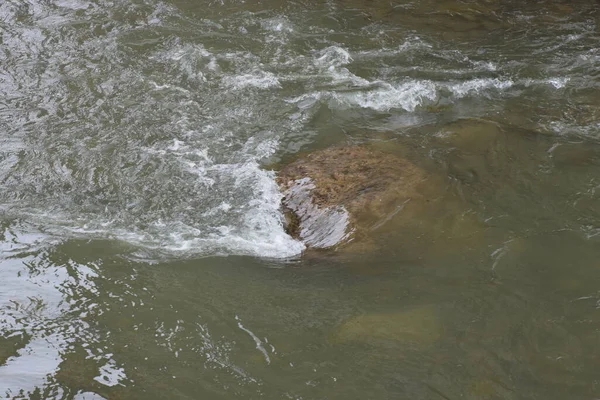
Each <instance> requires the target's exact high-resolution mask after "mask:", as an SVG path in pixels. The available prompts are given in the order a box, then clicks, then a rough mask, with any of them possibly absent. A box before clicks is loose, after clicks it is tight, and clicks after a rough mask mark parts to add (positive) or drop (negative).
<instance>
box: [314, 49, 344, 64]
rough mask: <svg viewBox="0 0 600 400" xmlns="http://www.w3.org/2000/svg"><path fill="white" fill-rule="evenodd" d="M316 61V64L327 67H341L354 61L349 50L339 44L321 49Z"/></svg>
mask: <svg viewBox="0 0 600 400" xmlns="http://www.w3.org/2000/svg"><path fill="white" fill-rule="evenodd" d="M314 62H315V65H318V66H324V67H326V68H329V67H339V66H341V65H347V64H349V63H350V62H352V57H350V53H349V52H348V50H346V49H344V48H342V47H338V46H331V47H327V48H325V49H323V50H321V51H319V52H318V53H317V55H316V57H315V61H314Z"/></svg>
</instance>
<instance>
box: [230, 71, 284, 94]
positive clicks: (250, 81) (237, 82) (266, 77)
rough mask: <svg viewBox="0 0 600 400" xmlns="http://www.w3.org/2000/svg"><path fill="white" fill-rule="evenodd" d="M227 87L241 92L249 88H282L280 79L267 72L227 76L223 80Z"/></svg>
mask: <svg viewBox="0 0 600 400" xmlns="http://www.w3.org/2000/svg"><path fill="white" fill-rule="evenodd" d="M223 83H224V84H225V86H229V87H230V88H233V89H236V90H239V89H245V88H247V87H253V88H257V89H270V88H278V87H281V83H280V82H279V79H277V77H276V76H275V75H274V74H273V73H271V72H265V71H260V70H257V71H254V72H252V73H250V74H243V75H235V76H227V77H224V78H223Z"/></svg>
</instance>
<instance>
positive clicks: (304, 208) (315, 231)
mask: <svg viewBox="0 0 600 400" xmlns="http://www.w3.org/2000/svg"><path fill="white" fill-rule="evenodd" d="M426 179H427V173H426V172H425V171H424V170H422V169H421V168H419V167H418V166H416V165H415V164H413V163H411V162H410V161H408V160H406V159H404V158H401V157H398V156H395V155H392V154H388V153H385V152H383V151H378V150H373V149H370V148H368V147H366V146H358V145H355V146H345V147H333V148H329V149H325V150H320V151H316V152H314V153H311V154H308V155H307V156H305V157H302V158H299V159H298V160H296V161H294V162H292V163H291V164H289V165H287V166H285V167H284V168H283V169H281V171H280V172H279V174H278V182H279V184H280V186H281V188H282V191H283V193H284V199H283V202H282V203H283V207H284V213H285V215H286V220H287V230H288V232H289V233H290V235H292V236H293V237H295V238H298V239H300V240H302V241H303V242H304V243H305V244H306V245H307V246H308V247H312V248H329V247H334V246H338V245H340V244H343V243H347V242H349V241H352V240H354V239H359V238H365V237H366V236H368V233H369V232H371V231H374V230H376V229H378V228H380V227H381V226H383V225H385V224H386V223H387V222H388V221H389V220H391V219H392V218H393V217H394V216H395V215H396V214H398V213H399V212H400V211H402V210H403V209H404V208H405V207H406V206H407V205H408V204H410V203H411V202H413V201H415V200H418V199H422V198H423V194H422V193H421V191H420V187H421V186H422V184H423V183H424V182H425V181H426Z"/></svg>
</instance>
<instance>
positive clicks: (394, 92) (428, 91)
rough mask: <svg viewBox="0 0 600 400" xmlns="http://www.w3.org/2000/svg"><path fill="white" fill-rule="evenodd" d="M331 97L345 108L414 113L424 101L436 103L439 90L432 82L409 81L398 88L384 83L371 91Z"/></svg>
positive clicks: (343, 93)
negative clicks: (393, 109) (356, 107)
mask: <svg viewBox="0 0 600 400" xmlns="http://www.w3.org/2000/svg"><path fill="white" fill-rule="evenodd" d="M331 97H332V98H333V99H334V100H335V101H336V102H337V103H339V104H340V105H342V106H345V107H348V106H349V107H353V106H358V107H362V108H370V109H373V110H376V111H389V110H390V109H392V108H401V109H404V110H406V111H414V110H415V108H417V107H418V106H420V105H422V104H423V102H424V101H426V100H429V101H434V100H435V99H436V98H437V90H436V86H435V84H434V83H433V82H431V81H409V82H406V83H402V84H400V85H396V86H394V85H390V84H387V83H382V84H381V85H379V86H378V87H376V88H374V89H370V90H363V91H352V92H333V93H332V94H331Z"/></svg>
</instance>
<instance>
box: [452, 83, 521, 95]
mask: <svg viewBox="0 0 600 400" xmlns="http://www.w3.org/2000/svg"><path fill="white" fill-rule="evenodd" d="M513 85H514V82H513V81H512V80H501V79H497V78H494V79H491V78H481V79H471V80H468V81H465V82H460V83H455V84H450V85H448V86H447V88H448V89H449V90H450V91H451V92H452V93H453V94H454V96H456V97H457V98H461V97H465V96H468V95H471V94H479V93H481V92H482V91H483V90H486V89H498V90H505V89H508V88H510V87H512V86H513Z"/></svg>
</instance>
